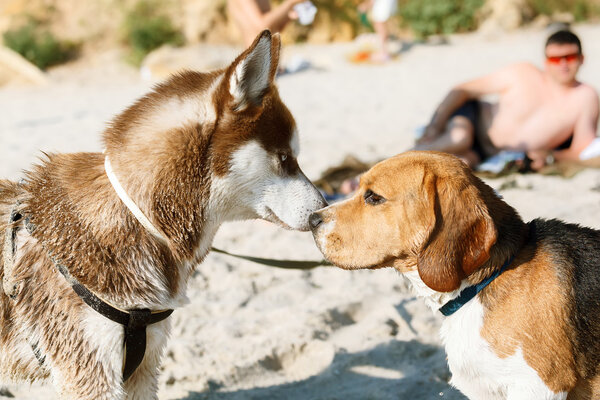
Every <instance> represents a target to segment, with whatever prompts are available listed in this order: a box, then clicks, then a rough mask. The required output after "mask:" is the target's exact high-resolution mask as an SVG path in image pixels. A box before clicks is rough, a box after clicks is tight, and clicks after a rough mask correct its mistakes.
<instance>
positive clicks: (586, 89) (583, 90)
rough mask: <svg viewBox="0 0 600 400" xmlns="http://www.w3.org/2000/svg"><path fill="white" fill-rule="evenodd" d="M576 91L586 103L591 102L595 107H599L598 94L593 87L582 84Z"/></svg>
mask: <svg viewBox="0 0 600 400" xmlns="http://www.w3.org/2000/svg"><path fill="white" fill-rule="evenodd" d="M575 90H576V91H577V92H578V94H579V96H580V97H581V98H582V99H584V100H585V101H589V102H590V103H591V104H593V105H598V92H596V89H594V88H593V87H592V86H590V85H588V84H587V83H580V84H579V85H578V86H577V87H576V88H575Z"/></svg>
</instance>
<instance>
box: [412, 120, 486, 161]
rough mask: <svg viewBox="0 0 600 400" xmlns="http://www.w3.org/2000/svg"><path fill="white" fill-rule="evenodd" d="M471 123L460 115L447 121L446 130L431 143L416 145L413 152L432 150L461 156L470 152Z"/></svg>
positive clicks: (471, 138)
mask: <svg viewBox="0 0 600 400" xmlns="http://www.w3.org/2000/svg"><path fill="white" fill-rule="evenodd" d="M474 139H475V137H474V127H473V123H472V122H471V121H469V119H468V118H466V117H463V116H462V115H456V116H454V117H452V118H451V119H450V121H448V124H447V125H446V130H445V131H444V132H443V133H442V134H441V135H440V136H438V137H436V138H435V139H433V140H432V141H431V142H428V143H422V144H418V145H416V146H415V147H414V148H413V150H434V151H443V152H445V153H451V154H461V153H464V152H466V151H468V150H471V148H472V147H473V142H474Z"/></svg>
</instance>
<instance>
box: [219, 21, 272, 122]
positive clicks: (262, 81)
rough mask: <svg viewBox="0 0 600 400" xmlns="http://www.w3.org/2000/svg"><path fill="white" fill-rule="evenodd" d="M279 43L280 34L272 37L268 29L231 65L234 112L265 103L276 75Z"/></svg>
mask: <svg viewBox="0 0 600 400" xmlns="http://www.w3.org/2000/svg"><path fill="white" fill-rule="evenodd" d="M280 43H281V41H280V39H279V35H278V34H275V35H273V36H271V32H269V31H268V30H265V31H263V32H262V33H261V34H260V35H258V36H257V38H256V39H254V43H252V45H251V46H250V47H249V48H248V49H247V50H246V51H244V52H243V53H242V54H241V55H240V56H239V57H238V58H237V59H236V60H235V61H234V62H233V64H231V67H230V74H231V75H230V76H229V93H230V94H231V96H232V97H233V108H234V109H235V110H241V109H244V108H246V107H247V106H248V105H254V106H259V105H260V104H261V103H262V100H263V97H264V96H265V94H266V93H267V91H268V90H269V88H270V87H271V85H272V84H273V80H274V79H275V74H276V73H277V65H278V63H279V49H280Z"/></svg>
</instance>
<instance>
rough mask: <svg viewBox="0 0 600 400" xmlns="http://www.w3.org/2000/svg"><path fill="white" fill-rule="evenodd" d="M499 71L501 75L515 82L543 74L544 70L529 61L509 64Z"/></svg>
mask: <svg viewBox="0 0 600 400" xmlns="http://www.w3.org/2000/svg"><path fill="white" fill-rule="evenodd" d="M498 73H499V75H503V76H505V77H506V78H507V79H508V80H509V81H512V82H513V83H518V82H520V81H523V80H527V79H531V78H532V77H533V76H541V75H542V71H541V70H540V69H539V68H538V67H536V66H535V65H533V64H531V63H528V62H520V63H515V64H510V65H507V66H506V67H504V68H502V69H500V70H499V71H498Z"/></svg>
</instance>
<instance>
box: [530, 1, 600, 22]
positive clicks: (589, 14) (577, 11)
mask: <svg viewBox="0 0 600 400" xmlns="http://www.w3.org/2000/svg"><path fill="white" fill-rule="evenodd" d="M528 3H529V6H530V7H531V9H533V12H534V14H535V15H539V14H544V15H552V14H553V13H554V12H557V11H558V12H569V13H571V14H573V17H575V20H577V21H584V20H587V19H590V18H594V17H598V16H600V4H599V2H598V1H594V0H529V1H528Z"/></svg>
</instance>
